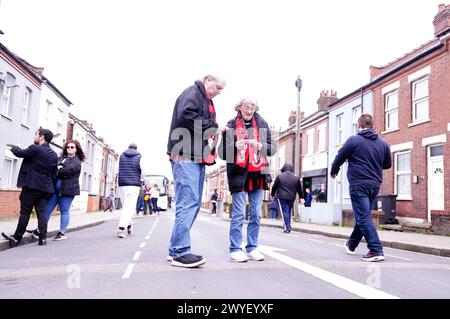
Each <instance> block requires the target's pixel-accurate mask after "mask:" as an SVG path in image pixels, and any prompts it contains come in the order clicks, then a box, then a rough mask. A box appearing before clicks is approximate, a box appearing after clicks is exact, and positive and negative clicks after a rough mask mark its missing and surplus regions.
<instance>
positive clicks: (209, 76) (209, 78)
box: [202, 74, 227, 85]
mask: <svg viewBox="0 0 450 319" xmlns="http://www.w3.org/2000/svg"><path fill="white" fill-rule="evenodd" d="M202 81H203V82H206V81H215V82H220V83H222V84H223V85H225V84H226V83H227V81H226V80H225V79H224V78H223V77H221V76H220V75H217V74H214V75H213V74H207V75H205V76H204V77H203V79H202Z"/></svg>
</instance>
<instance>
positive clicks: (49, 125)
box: [46, 100, 53, 129]
mask: <svg viewBox="0 0 450 319" xmlns="http://www.w3.org/2000/svg"><path fill="white" fill-rule="evenodd" d="M46 101H47V113H46V123H47V128H48V129H51V128H52V123H51V120H52V114H53V103H52V102H51V101H49V100H46Z"/></svg>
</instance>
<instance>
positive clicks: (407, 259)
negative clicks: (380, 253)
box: [384, 254, 412, 261]
mask: <svg viewBox="0 0 450 319" xmlns="http://www.w3.org/2000/svg"><path fill="white" fill-rule="evenodd" d="M384 255H385V256H388V257H392V258H398V259H402V260H406V261H412V259H409V258H404V257H397V256H394V255H389V254H384Z"/></svg>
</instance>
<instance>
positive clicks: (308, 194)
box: [305, 188, 312, 207]
mask: <svg viewBox="0 0 450 319" xmlns="http://www.w3.org/2000/svg"><path fill="white" fill-rule="evenodd" d="M305 192H306V196H305V197H306V198H305V207H311V202H312V194H311V191H310V189H309V188H306V189H305Z"/></svg>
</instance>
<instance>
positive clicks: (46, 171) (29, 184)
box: [11, 143, 58, 194]
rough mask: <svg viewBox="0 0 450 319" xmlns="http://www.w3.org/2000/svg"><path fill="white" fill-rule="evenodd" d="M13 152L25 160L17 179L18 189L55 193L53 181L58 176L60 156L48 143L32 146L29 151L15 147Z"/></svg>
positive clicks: (12, 149)
mask: <svg viewBox="0 0 450 319" xmlns="http://www.w3.org/2000/svg"><path fill="white" fill-rule="evenodd" d="M11 152H12V153H13V154H14V155H15V156H17V157H20V158H23V162H22V165H21V167H20V171H19V176H18V178H17V187H25V188H30V189H34V190H39V191H43V192H46V193H52V194H53V193H54V192H55V188H54V185H53V180H54V178H55V176H56V164H57V162H58V155H56V153H55V151H53V150H52V149H51V148H50V145H48V143H45V144H42V145H37V144H32V145H30V146H29V147H28V148H27V149H21V148H20V147H17V146H13V147H12V148H11Z"/></svg>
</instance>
